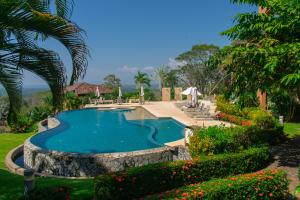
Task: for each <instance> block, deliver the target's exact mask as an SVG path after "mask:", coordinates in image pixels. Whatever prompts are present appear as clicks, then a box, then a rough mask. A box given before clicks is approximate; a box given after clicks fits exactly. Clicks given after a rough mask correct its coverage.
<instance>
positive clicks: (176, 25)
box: [25, 0, 256, 86]
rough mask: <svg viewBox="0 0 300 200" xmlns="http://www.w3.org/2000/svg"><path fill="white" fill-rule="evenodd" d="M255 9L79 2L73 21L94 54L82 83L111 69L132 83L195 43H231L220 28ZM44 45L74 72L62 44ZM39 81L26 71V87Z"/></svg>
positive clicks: (195, 1) (157, 0)
mask: <svg viewBox="0 0 300 200" xmlns="http://www.w3.org/2000/svg"><path fill="white" fill-rule="evenodd" d="M254 10H256V8H254V7H250V6H248V5H234V4H231V3H230V2H229V0H88V1H84V0H75V8H74V12H73V16H72V21H74V22H76V23H77V24H78V25H79V26H80V27H82V28H83V29H84V30H85V31H86V33H87V36H86V41H87V45H88V46H89V49H90V52H91V58H90V59H89V67H88V70H87V74H86V77H85V79H84V81H87V82H92V83H101V82H102V81H103V77H105V76H106V75H107V74H109V73H113V74H116V75H117V76H118V77H119V78H121V81H122V83H123V84H133V76H134V74H135V73H136V71H137V70H141V71H145V72H147V73H149V74H151V73H152V71H153V69H154V68H155V67H158V66H161V65H163V64H165V65H166V64H174V58H175V57H176V56H177V55H179V54H180V53H183V52H185V51H187V50H189V49H190V48H191V47H192V46H193V45H195V44H201V43H207V44H215V45H219V46H224V45H227V44H229V43H230V42H229V41H228V39H227V38H226V37H224V36H221V35H220V32H222V31H224V30H226V29H227V28H229V27H230V26H232V24H233V17H234V16H235V15H236V14H238V13H242V12H247V11H254ZM43 45H44V46H45V47H46V48H49V49H52V50H55V51H57V52H58V53H59V54H60V56H61V58H62V59H63V61H64V63H65V65H66V67H67V71H68V74H70V72H71V65H70V58H69V55H68V53H67V52H66V50H65V49H64V47H62V46H61V45H60V44H59V43H57V42H56V41H54V40H51V39H50V40H48V41H47V42H46V43H45V44H43ZM41 84H43V81H42V80H40V79H39V78H36V77H34V76H32V75H30V74H29V73H26V74H25V85H27V86H28V85H30V86H32V85H35V86H37V85H41Z"/></svg>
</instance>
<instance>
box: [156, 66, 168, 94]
mask: <svg viewBox="0 0 300 200" xmlns="http://www.w3.org/2000/svg"><path fill="white" fill-rule="evenodd" d="M167 73H168V69H167V67H165V66H162V67H158V68H156V69H155V70H154V78H155V80H157V82H158V86H159V89H160V90H161V89H162V88H163V87H164V86H165V80H166V76H167Z"/></svg>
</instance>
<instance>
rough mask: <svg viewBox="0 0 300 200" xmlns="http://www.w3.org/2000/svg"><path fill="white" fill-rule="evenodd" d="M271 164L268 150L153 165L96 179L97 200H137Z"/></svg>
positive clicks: (253, 149) (260, 149)
mask: <svg viewBox="0 0 300 200" xmlns="http://www.w3.org/2000/svg"><path fill="white" fill-rule="evenodd" d="M269 160H270V155H269V150H268V148H252V149H249V150H246V151H244V152H242V153H236V154H223V155H217V156H212V157H209V158H205V159H204V160H200V159H195V160H191V161H176V162H167V163H158V164H150V165H146V166H143V167H136V168H131V169H128V170H127V171H122V172H116V173H110V174H104V175H100V176H98V177H96V178H95V195H96V199H98V200H100V199H101V200H102V199H133V198H139V197H143V196H146V195H149V194H154V193H157V192H163V191H166V190H170V189H173V188H178V187H181V186H184V185H187V184H193V183H199V182H203V181H207V180H210V179H212V178H219V177H226V176H229V175H235V174H241V173H247V172H252V171H256V170H258V169H261V168H263V167H265V165H267V164H268V162H269Z"/></svg>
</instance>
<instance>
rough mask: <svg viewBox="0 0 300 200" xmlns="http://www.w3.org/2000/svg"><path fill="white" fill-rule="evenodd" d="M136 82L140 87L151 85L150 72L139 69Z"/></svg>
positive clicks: (135, 77)
mask: <svg viewBox="0 0 300 200" xmlns="http://www.w3.org/2000/svg"><path fill="white" fill-rule="evenodd" d="M134 80H135V84H137V86H138V87H141V86H145V85H146V86H148V87H150V82H151V79H150V78H149V76H148V74H146V73H143V72H140V71H138V72H137V74H136V75H135V76H134Z"/></svg>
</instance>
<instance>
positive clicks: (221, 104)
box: [216, 96, 278, 129]
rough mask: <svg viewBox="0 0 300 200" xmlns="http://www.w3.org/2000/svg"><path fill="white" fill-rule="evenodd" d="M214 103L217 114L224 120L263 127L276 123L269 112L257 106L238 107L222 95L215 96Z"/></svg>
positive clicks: (266, 127)
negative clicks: (218, 112)
mask: <svg viewBox="0 0 300 200" xmlns="http://www.w3.org/2000/svg"><path fill="white" fill-rule="evenodd" d="M216 104H217V110H219V111H220V112H221V114H220V115H219V116H220V118H221V119H222V120H224V121H229V122H232V123H235V124H238V125H255V126H258V127H260V128H263V129H268V128H274V127H276V126H277V125H278V122H277V120H276V119H275V118H274V117H273V116H272V115H271V113H269V112H267V111H264V110H262V109H261V108H259V107H246V108H243V109H239V108H238V106H235V105H234V104H231V103H229V102H228V101H227V100H226V99H225V98H224V97H223V96H219V97H217V103H216ZM249 122H250V123H249Z"/></svg>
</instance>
